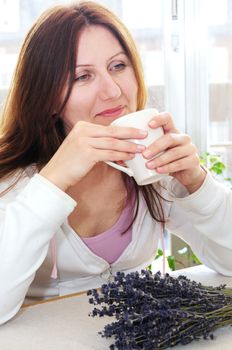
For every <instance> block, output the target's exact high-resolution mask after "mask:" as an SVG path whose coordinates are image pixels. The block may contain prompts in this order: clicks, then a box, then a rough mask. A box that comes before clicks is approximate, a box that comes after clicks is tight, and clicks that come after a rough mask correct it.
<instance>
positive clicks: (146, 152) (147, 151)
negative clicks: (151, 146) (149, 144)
mask: <svg viewBox="0 0 232 350" xmlns="http://www.w3.org/2000/svg"><path fill="white" fill-rule="evenodd" d="M143 155H144V157H146V158H148V157H150V155H151V152H150V151H149V150H148V149H147V150H146V151H144V152H143Z"/></svg>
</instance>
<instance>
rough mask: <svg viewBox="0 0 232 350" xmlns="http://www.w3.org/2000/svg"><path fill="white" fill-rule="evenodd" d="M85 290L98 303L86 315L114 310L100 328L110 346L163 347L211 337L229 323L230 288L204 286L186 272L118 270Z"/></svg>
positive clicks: (231, 315) (122, 348) (121, 349)
mask: <svg viewBox="0 0 232 350" xmlns="http://www.w3.org/2000/svg"><path fill="white" fill-rule="evenodd" d="M87 295H88V296H89V302H90V303H91V304H93V305H99V306H98V307H96V306H95V307H94V309H93V311H92V312H91V314H90V316H93V317H94V316H100V317H102V316H105V315H107V316H114V321H113V322H112V323H110V324H107V325H106V326H105V327H104V330H103V331H102V332H100V334H101V335H102V336H103V337H106V338H109V337H112V338H114V344H112V345H111V346H110V349H111V350H114V349H119V350H132V349H144V350H155V349H166V348H168V347H173V346H175V345H177V344H182V345H185V344H188V343H190V342H192V341H193V340H199V339H202V338H204V339H213V338H214V336H213V332H214V330H216V329H217V328H219V327H223V326H226V325H232V289H229V288H226V286H225V285H220V286H218V287H210V286H208V287H206V286H204V285H202V284H201V283H197V282H195V281H191V280H189V279H188V278H186V277H185V276H179V277H177V278H175V277H171V276H170V275H169V274H165V275H164V276H161V273H160V272H158V273H156V274H154V275H153V274H152V273H151V272H150V271H145V270H142V271H141V273H140V274H139V273H138V272H133V273H130V274H127V275H125V274H124V273H122V272H118V273H117V275H116V276H115V277H114V281H113V282H111V283H109V284H104V285H102V287H101V288H100V290H96V289H92V290H89V291H88V292H87Z"/></svg>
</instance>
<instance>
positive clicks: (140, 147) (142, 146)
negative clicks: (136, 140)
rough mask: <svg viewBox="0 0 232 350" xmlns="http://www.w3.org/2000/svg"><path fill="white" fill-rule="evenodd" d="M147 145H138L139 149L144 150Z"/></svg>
mask: <svg viewBox="0 0 232 350" xmlns="http://www.w3.org/2000/svg"><path fill="white" fill-rule="evenodd" d="M145 149H146V147H145V146H144V145H137V150H138V151H144V150H145Z"/></svg>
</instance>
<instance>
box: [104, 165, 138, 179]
mask: <svg viewBox="0 0 232 350" xmlns="http://www.w3.org/2000/svg"><path fill="white" fill-rule="evenodd" d="M106 164H108V165H110V166H112V167H113V168H115V169H118V170H121V171H122V172H124V173H126V174H127V175H129V176H134V173H133V171H132V170H131V169H129V168H126V167H125V166H122V165H119V164H116V163H114V162H106Z"/></svg>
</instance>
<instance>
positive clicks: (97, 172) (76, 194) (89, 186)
mask: <svg viewBox="0 0 232 350" xmlns="http://www.w3.org/2000/svg"><path fill="white" fill-rule="evenodd" d="M107 189H109V190H112V191H115V189H121V190H123V189H124V190H125V184H124V181H123V177H122V173H121V172H120V171H118V170H116V169H114V168H112V167H110V166H109V165H107V164H106V163H104V162H100V163H98V164H96V165H95V166H94V167H93V168H92V170H91V171H90V172H89V173H88V174H87V175H86V176H85V177H84V178H83V179H82V180H81V181H79V182H78V183H77V184H76V185H74V186H72V187H70V188H69V189H68V191H67V193H68V194H69V195H70V196H71V197H72V198H73V199H75V200H78V199H80V198H82V197H86V194H89V193H93V192H100V193H101V191H103V192H105V191H106V190H107Z"/></svg>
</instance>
